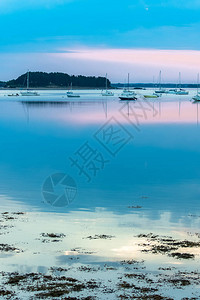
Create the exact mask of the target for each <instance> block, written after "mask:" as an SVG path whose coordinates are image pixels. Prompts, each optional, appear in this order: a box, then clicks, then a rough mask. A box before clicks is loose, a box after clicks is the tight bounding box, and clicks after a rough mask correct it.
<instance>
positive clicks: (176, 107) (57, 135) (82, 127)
mask: <svg viewBox="0 0 200 300" xmlns="http://www.w3.org/2000/svg"><path fill="white" fill-rule="evenodd" d="M17 92H18V91H12V93H17ZM76 92H77V93H79V94H80V98H74V99H73V98H67V97H66V91H64V90H63V91H62V90H57V91H56V90H54V91H46V90H43V91H39V93H40V96H37V97H25V96H19V97H15V96H13V97H11V96H8V95H9V94H10V93H11V91H6V90H1V91H0V154H1V155H0V212H1V213H5V212H6V213H9V216H10V215H12V214H13V213H16V212H23V213H25V214H24V215H18V216H15V217H14V218H13V219H10V220H7V222H9V226H10V228H9V229H5V230H4V231H3V232H2V233H1V235H0V240H1V242H0V243H4V244H12V245H14V246H15V247H17V248H19V249H22V250H23V252H20V253H4V252H2V253H1V252H0V266H1V270H0V271H4V272H16V271H17V272H41V273H48V270H49V268H51V267H62V268H64V267H65V268H71V271H70V272H71V274H72V275H73V274H76V275H77V276H78V277H79V278H83V279H84V278H85V277H87V276H89V275H88V273H87V274H86V275H84V273H83V272H80V274H79V273H78V272H77V268H80V267H81V266H85V265H87V266H88V265H89V266H91V265H92V266H95V267H100V268H103V266H105V265H109V266H112V267H113V266H114V267H115V268H116V270H117V273H112V274H111V275H110V273H109V272H111V271H108V273H105V272H104V271H102V269H101V271H102V272H100V273H98V275H95V274H97V273H94V274H92V277H93V278H98V280H100V281H101V280H105V281H106V280H107V282H108V281H109V278H110V276H111V277H112V280H113V282H115V281H116V282H117V280H119V279H118V278H119V272H120V270H121V272H124V271H123V270H122V268H123V265H122V264H121V263H120V262H122V261H127V260H134V261H135V260H136V261H140V262H143V264H145V270H146V271H145V272H150V273H151V274H154V275H155V274H158V272H159V271H158V269H159V268H161V267H162V268H165V267H168V268H174V267H175V268H176V270H177V272H178V271H184V272H186V271H187V272H188V271H191V272H192V271H194V270H196V269H198V267H197V266H198V264H199V262H200V259H199V258H200V257H199V254H200V251H199V250H198V249H200V248H198V249H195V251H194V249H193V250H191V249H190V250H191V251H190V253H194V252H195V253H194V254H195V259H191V260H190V259H188V260H184V259H176V258H174V257H172V256H170V255H165V254H164V255H163V254H160V253H157V254H155V253H148V252H145V251H141V249H142V246H141V244H142V243H143V244H144V243H146V240H145V241H144V240H142V241H140V239H139V235H141V234H143V235H144V238H145V237H146V236H147V235H148V234H150V233H153V234H155V235H157V236H159V237H166V236H167V237H173V239H176V240H187V239H189V238H192V239H194V240H195V241H196V240H198V241H199V237H200V125H199V121H200V119H199V118H200V107H199V106H200V105H199V104H198V103H194V102H193V101H192V96H194V95H195V94H196V91H195V90H190V93H189V95H186V96H178V95H162V96H161V97H160V98H157V99H149V100H145V99H144V98H143V96H142V95H143V94H149V93H152V92H153V91H152V90H138V91H136V92H137V93H138V97H139V99H138V100H137V101H133V102H126V101H125V102H124V101H119V98H118V95H119V94H120V93H121V90H113V92H114V93H115V96H114V97H103V96H101V91H100V90H92V91H91V90H84V91H76ZM4 216H5V215H4ZM1 224H4V225H5V222H4V223H1ZM6 224H7V223H6ZM47 233H48V234H50V233H57V234H64V235H65V237H63V238H62V239H61V240H59V241H58V242H55V243H52V242H51V240H49V239H48V238H45V234H47ZM198 234H199V236H198ZM197 237H198V239H197ZM143 247H146V246H143ZM187 251H188V249H187ZM187 251H186V250H185V251H184V252H187ZM192 251H193V252H192ZM114 267H113V268H114ZM73 272H74V273H73ZM90 275H91V274H90ZM95 276H96V277H95ZM112 288H113V287H112ZM161 292H162V293H164V294H165V296H168V297H172V298H173V299H183V297H188V298H189V297H197V298H196V299H199V298H198V297H200V292H199V288H198V287H196V286H195V285H193V286H188V287H186V288H181V289H176V288H174V287H170V285H169V287H168V288H167V291H165V290H164V289H163V290H162V291H161ZM21 293H22V294H21V295H22V298H24V299H25V298H26V297H28V296H27V294H26V293H25V294H23V292H21ZM86 295H87V293H86ZM101 295H102V294H101V292H98V293H96V297H99V298H100V299H115V296H114V294H113V293H111V292H110V294H109V293H107V294H105V295H104V296H103V297H102V296H101Z"/></svg>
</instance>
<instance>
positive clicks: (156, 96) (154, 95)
mask: <svg viewBox="0 0 200 300" xmlns="http://www.w3.org/2000/svg"><path fill="white" fill-rule="evenodd" d="M159 97H161V94H159V95H157V94H152V95H144V98H159Z"/></svg>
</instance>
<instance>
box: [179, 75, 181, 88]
mask: <svg viewBox="0 0 200 300" xmlns="http://www.w3.org/2000/svg"><path fill="white" fill-rule="evenodd" d="M179 89H181V72H179Z"/></svg>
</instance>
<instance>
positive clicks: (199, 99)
mask: <svg viewBox="0 0 200 300" xmlns="http://www.w3.org/2000/svg"><path fill="white" fill-rule="evenodd" d="M192 99H193V100H194V101H200V94H199V73H198V74H197V94H196V96H194V97H193V98H192Z"/></svg>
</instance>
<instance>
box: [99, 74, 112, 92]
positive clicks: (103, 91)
mask: <svg viewBox="0 0 200 300" xmlns="http://www.w3.org/2000/svg"><path fill="white" fill-rule="evenodd" d="M101 95H102V96H114V93H113V92H111V91H108V80H107V73H106V90H105V91H102V93H101Z"/></svg>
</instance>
